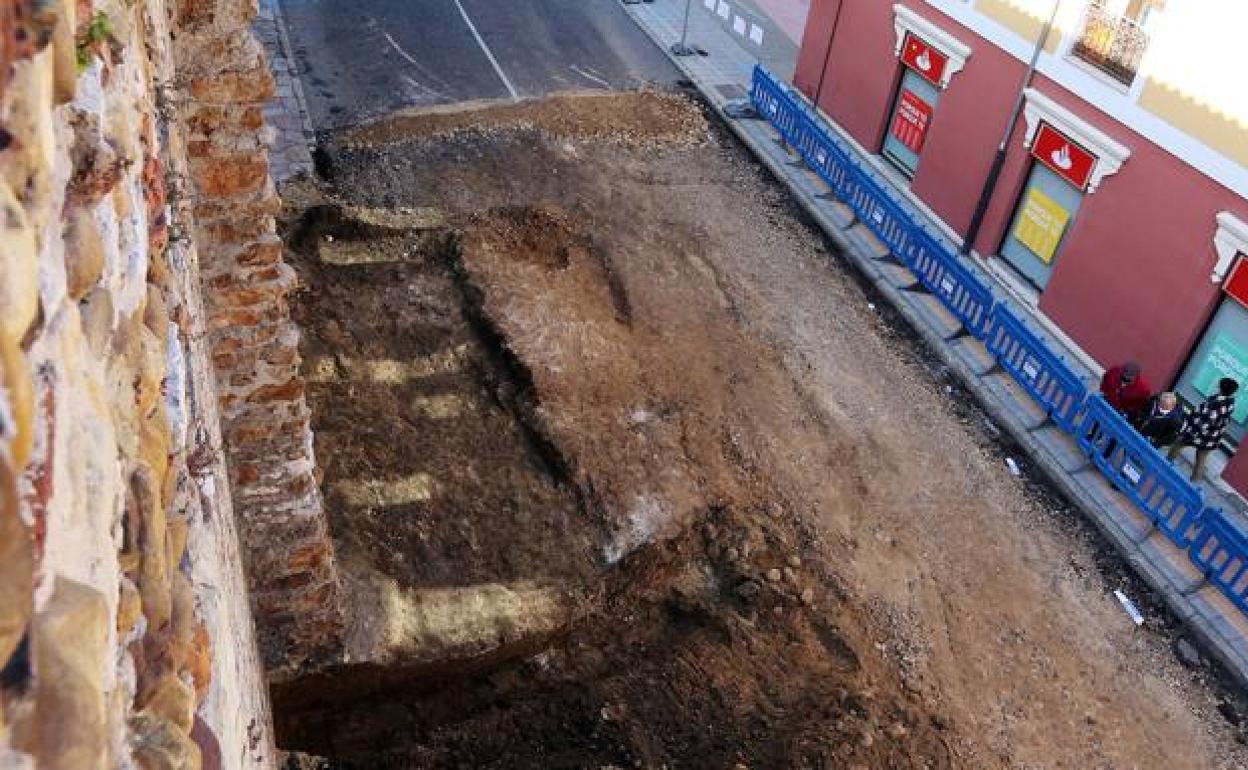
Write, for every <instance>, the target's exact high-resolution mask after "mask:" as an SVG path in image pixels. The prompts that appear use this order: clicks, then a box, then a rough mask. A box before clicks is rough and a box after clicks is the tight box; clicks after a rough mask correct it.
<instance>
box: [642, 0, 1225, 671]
mask: <svg viewBox="0 0 1248 770" xmlns="http://www.w3.org/2000/svg"><path fill="white" fill-rule="evenodd" d="M717 1H718V0H717ZM699 6H700V2H695V9H694V12H693V13H692V14H691V19H690V32H689V40H690V43H691V44H692V45H695V46H696V47H698V48H700V49H702V50H704V51H706V52H707V55H706V56H689V57H673V61H675V63H676V65H677V66H678V67H680V68H681V69H682V70H683V71H684V72H685V74H686V75H687V76H688V77H689V78H690V79H691V80H692V81H693V82H694V83H695V84H696V85H697V87H698V88H699V90H701V92H702V93H703V95H704V96H705V97H706V98H707V99H708V100H709V101H710V102H711V103H712V104H714V105H715V107H716V108H717V109H719V110H720V111H721V113H722V110H723V108H724V106H725V105H726V104H727V103H728V102H730V101H733V100H734V99H739V98H742V97H743V95H744V94H748V92H749V86H750V82H751V78H752V71H753V67H754V64H755V62H756V61H757V59H756V58H755V51H753V50H751V47H750V46H749V44H748V41H745V42H744V43H743V42H742V41H741V40H739V36H734V35H733V34H732V32H731V30H727V29H725V28H724V27H723V26H722V25H721V24H719V23H718V22H719V19H718V17H717V16H715V15H713V14H711V13H710V12H708V11H706V10H705V9H704V8H701V7H699ZM625 7H626V8H627V9H628V10H629V11H630V12H631V14H632V16H633V18H634V20H635V21H636V22H637V23H638V25H639V26H640V27H641V28H642V29H643V30H645V32H646V33H647V34H648V35H649V36H650V37H651V39H652V40H654V42H655V43H656V45H658V46H660V47H661V48H663V49H664V50H667V49H668V47H669V46H670V45H671V44H672V43H673V42H675V41H677V40H679V38H680V27H681V21H682V18H683V12H684V3H683V2H682V1H681V0H655V2H653V3H648V4H644V5H627V6H625ZM791 71H792V68H791V66H790V67H789V68H788V69H787V70H782V72H783V74H784V75H785V76H786V77H787V76H788V75H789V73H791ZM725 120H726V122H727V124H728V125H729V126H730V127H731V128H732V130H733V131H734V132H735V133H736V134H737V135H738V137H740V138H741V140H742V141H743V142H744V143H745V144H746V145H747V146H748V147H750V149H751V150H752V151H753V152H754V153H755V155H756V156H757V157H758V159H759V160H760V161H762V162H763V163H764V164H766V165H767V166H768V168H770V169H771V171H772V173H773V174H775V176H776V177H777V178H778V179H779V180H780V181H781V182H783V183H784V184H785V185H786V186H787V187H788V188H789V189H790V191H791V192H792V194H793V195H794V197H795V199H796V200H797V201H798V203H800V204H801V205H802V207H803V208H804V209H805V210H806V211H807V212H808V213H809V214H810V215H811V216H812V217H813V218H814V219H815V221H816V222H817V223H818V224H819V225H820V226H821V227H822V228H823V229H824V231H825V232H827V234H828V235H829V237H831V238H832V239H833V240H834V241H835V242H836V243H837V244H838V245H839V246H840V247H841V249H842V251H843V252H844V253H845V254H846V256H847V257H848V258H849V259H850V260H851V261H852V262H854V264H855V265H856V266H857V267H858V268H859V270H861V271H862V273H863V274H864V275H865V276H866V277H867V278H868V279H869V280H871V281H872V283H874V284H875V286H876V288H877V289H879V291H880V292H881V293H882V294H883V295H884V296H886V297H887V298H888V299H889V300H890V302H891V303H892V304H893V305H894V306H895V307H896V309H897V310H898V311H899V312H900V313H901V314H902V315H903V316H905V317H906V319H907V320H908V321H909V323H910V324H911V325H912V326H913V327H914V329H915V331H917V332H918V333H919V334H920V335H921V336H922V337H923V338H924V340H925V341H926V342H927V344H928V345H929V346H930V347H931V348H932V350H933V351H935V352H936V353H937V354H938V355H939V356H940V357H941V358H942V359H943V360H944V361H945V363H946V364H947V365H948V366H949V367H950V369H951V370H953V371H954V372H955V373H957V375H958V376H959V378H960V379H961V380H962V381H963V382H964V383H965V385H966V387H967V388H968V389H969V390H970V392H971V393H972V394H974V395H975V397H976V398H977V400H978V401H979V402H980V404H981V405H982V406H983V408H984V409H985V410H986V411H987V412H988V413H989V414H990V415H991V416H992V417H993V419H994V420H995V421H996V422H997V423H998V425H1000V426H1001V427H1002V428H1004V429H1005V430H1007V431H1009V433H1010V434H1011V436H1012V437H1013V438H1014V439H1015V440H1016V441H1017V442H1018V443H1019V445H1020V446H1022V447H1023V448H1024V449H1025V450H1026V452H1027V454H1028V456H1029V457H1030V458H1031V460H1032V461H1033V462H1034V463H1035V464H1036V465H1037V467H1038V468H1039V469H1041V470H1042V471H1043V472H1044V473H1045V474H1046V476H1047V477H1048V478H1049V479H1050V480H1051V481H1052V482H1053V483H1054V484H1055V485H1056V486H1057V487H1058V488H1060V489H1061V490H1062V492H1063V493H1064V494H1065V495H1066V496H1067V497H1068V498H1069V499H1070V500H1071V501H1073V502H1074V503H1075V504H1077V505H1078V506H1079V507H1080V508H1081V509H1082V511H1083V512H1084V514H1085V515H1086V516H1087V517H1088V518H1089V519H1090V520H1091V521H1092V522H1093V523H1094V524H1095V525H1096V526H1097V528H1098V529H1099V530H1100V531H1101V533H1102V534H1104V535H1105V536H1106V537H1107V538H1108V539H1109V540H1110V541H1111V542H1112V543H1113V544H1114V546H1115V547H1116V548H1117V549H1118V551H1119V553H1120V554H1121V555H1122V557H1123V558H1124V559H1125V560H1126V561H1127V562H1128V563H1130V564H1131V566H1132V567H1133V568H1134V569H1135V570H1136V572H1137V573H1138V574H1139V575H1140V577H1141V578H1142V579H1143V580H1144V581H1145V582H1146V583H1148V585H1149V586H1150V587H1151V588H1153V589H1154V590H1155V591H1156V592H1157V593H1158V595H1159V596H1161V598H1162V599H1163V600H1164V601H1165V602H1166V604H1167V605H1168V606H1169V607H1170V609H1171V610H1172V611H1173V612H1174V613H1175V615H1176V616H1177V617H1178V618H1179V619H1180V620H1181V621H1183V623H1184V625H1185V626H1186V627H1187V628H1188V629H1189V630H1190V632H1191V634H1192V635H1193V636H1194V637H1195V638H1196V639H1197V640H1198V641H1199V642H1200V643H1201V644H1202V646H1203V647H1204V649H1205V650H1206V651H1207V652H1208V653H1209V654H1211V655H1213V656H1214V657H1216V658H1217V659H1218V660H1219V661H1220V662H1221V663H1222V664H1223V665H1224V666H1226V668H1227V670H1228V671H1229V672H1230V673H1231V674H1232V675H1233V676H1234V677H1235V678H1236V680H1237V681H1238V682H1239V683H1240V685H1241V686H1245V687H1248V617H1245V616H1244V614H1243V613H1241V612H1240V611H1239V609H1238V608H1236V607H1235V605H1234V604H1232V603H1231V602H1230V601H1229V600H1228V599H1227V598H1226V597H1225V596H1224V595H1223V594H1222V592H1221V591H1219V590H1218V589H1217V587H1215V586H1213V585H1211V584H1210V583H1208V582H1207V581H1205V579H1204V577H1203V576H1202V575H1201V574H1200V572H1199V571H1198V570H1197V569H1196V567H1195V565H1194V564H1192V562H1191V560H1190V559H1189V558H1188V555H1187V553H1186V552H1185V551H1183V550H1181V549H1179V548H1177V547H1175V546H1174V545H1173V544H1171V542H1170V541H1169V540H1168V539H1167V538H1166V536H1165V535H1164V534H1163V533H1161V532H1160V531H1158V530H1157V529H1156V528H1155V526H1154V525H1153V524H1152V522H1151V521H1150V520H1149V519H1147V518H1146V517H1145V515H1144V514H1143V513H1142V512H1141V511H1140V510H1139V509H1138V508H1136V506H1135V505H1134V504H1133V503H1131V502H1130V501H1129V500H1128V499H1127V498H1126V497H1125V496H1123V495H1122V494H1121V493H1119V492H1118V491H1117V490H1115V489H1114V488H1113V487H1112V486H1111V485H1110V483H1109V482H1108V481H1107V480H1106V479H1105V478H1104V477H1103V476H1102V475H1101V474H1100V473H1099V472H1097V471H1096V470H1095V469H1094V468H1093V467H1092V466H1091V465H1089V464H1088V462H1087V460H1086V458H1085V457H1084V455H1083V454H1082V453H1081V451H1080V450H1079V447H1078V446H1077V445H1076V443H1075V442H1074V440H1073V439H1072V438H1071V437H1070V436H1068V435H1067V434H1066V433H1065V432H1063V431H1062V430H1060V429H1059V428H1057V427H1056V426H1054V425H1053V424H1052V423H1051V422H1047V421H1046V418H1045V415H1044V413H1043V411H1042V410H1041V408H1040V407H1039V406H1038V405H1037V404H1036V403H1035V402H1034V401H1033V400H1032V399H1031V397H1030V396H1029V395H1028V394H1027V393H1026V392H1025V391H1023V390H1022V389H1021V388H1020V387H1019V386H1018V385H1017V384H1016V383H1015V382H1014V380H1013V379H1011V377H1010V376H1009V374H1007V373H1005V372H1003V371H1001V370H1000V369H999V368H997V367H996V366H995V365H994V360H993V358H992V356H991V355H990V354H989V353H988V351H987V350H986V349H985V348H984V347H983V345H982V344H981V343H979V342H978V341H977V340H974V339H973V338H971V337H957V336H956V332H957V331H958V330H959V328H960V324H959V323H958V322H957V320H956V319H955V318H954V317H953V316H952V315H950V314H949V312H948V311H947V310H946V309H945V308H944V306H943V305H942V304H941V303H940V301H939V300H938V299H937V298H936V297H934V296H932V295H930V294H927V293H926V292H923V291H921V290H920V291H915V290H913V287H914V284H915V278H914V276H913V275H912V274H911V273H910V272H909V270H908V269H907V268H905V267H903V266H902V265H901V264H900V263H899V262H897V261H895V260H893V259H891V258H890V256H889V253H888V247H886V246H885V245H884V244H883V243H881V242H880V241H879V240H878V239H877V238H876V237H875V236H874V234H872V233H871V232H870V231H869V230H868V229H867V228H866V227H865V226H863V225H862V224H861V223H859V222H857V220H856V219H855V217H854V215H853V214H852V212H851V211H850V210H849V208H848V207H846V206H845V205H843V204H842V203H840V202H839V201H837V200H835V198H833V197H830V196H829V194H828V188H827V186H826V185H825V184H824V183H823V181H822V180H820V179H819V178H818V177H817V176H816V175H815V174H814V173H812V172H811V171H810V170H809V169H807V168H806V166H805V164H804V163H802V162H801V161H800V160H797V159H796V156H795V155H793V154H790V152H789V151H788V149H787V148H785V147H784V146H783V144H782V143H781V142H780V141H779V135H778V134H777V133H776V131H775V130H774V129H773V128H772V127H771V126H770V124H768V123H767V122H766V121H763V120H739V121H734V120H731V119H727V118H725ZM829 125H831V126H832V128H833V129H834V130H837V131H838V133H841V132H839V130H838V129H837V127H836V126H835V125H834V124H831V123H830V122H829ZM841 137H842V138H843V139H845V141H846V143H847V144H849V145H850V146H851V147H856V148H858V146H857V144H856V143H855V142H853V140H852V139H851V138H850V137H848V136H847V135H845V134H843V133H841ZM858 149H859V152H860V155H862V156H863V160H864V163H866V164H869V165H872V166H874V164H873V163H872V162H871V159H870V158H869V157H867V154H866V153H865V152H862V150H861V148H858ZM876 176H877V177H878V179H879V180H880V181H883V182H884V183H885V184H888V185H891V186H893V187H894V188H896V185H895V184H893V183H892V181H891V180H890V178H889V175H888V174H887V173H884V172H880V173H878V174H877V175H876ZM897 198H898V199H899V200H900V201H901V202H902V205H903V207H905V208H906V209H907V210H908V213H909V214H910V215H911V216H913V217H915V218H916V219H929V218H928V217H927V216H926V215H925V213H924V212H922V211H920V210H919V208H918V207H917V206H914V205H912V204H910V203H909V202H908V199H906V198H905V197H904V196H902V195H898V196H897ZM929 221H930V219H929ZM931 224H932V228H931V229H932V230H940V229H941V228H940V227H939V226H938V225H937V224H936V223H934V222H933V223H931ZM979 272H980V273H981V274H985V275H987V276H988V277H989V279H990V280H991V281H992V282H993V283H994V284H995V286H994V288H995V289H997V290H998V291H999V293H1000V294H1001V295H1002V296H1013V295H1015V292H1014V291H1013V289H1012V288H1011V287H1010V286H1008V285H1006V284H1005V283H1004V282H1002V280H1001V279H1000V278H999V277H998V276H993V275H992V271H991V270H983V269H980V271H979ZM1014 307H1015V308H1016V309H1019V310H1022V311H1024V312H1025V313H1027V314H1029V315H1028V317H1027V319H1026V320H1027V321H1028V323H1030V324H1031V327H1032V329H1033V330H1042V331H1041V333H1040V336H1041V337H1043V338H1044V341H1045V342H1046V343H1047V344H1048V345H1049V347H1050V349H1052V350H1057V351H1065V356H1064V358H1065V359H1066V361H1067V363H1069V364H1071V365H1072V367H1073V368H1074V369H1075V371H1076V372H1077V373H1078V374H1079V376H1080V377H1081V378H1083V379H1084V381H1085V382H1087V383H1089V385H1090V386H1091V387H1090V389H1091V390H1093V391H1095V390H1096V386H1097V383H1098V380H1099V377H1098V376H1097V373H1095V372H1094V371H1093V366H1094V365H1095V364H1094V363H1093V362H1090V361H1089V360H1088V359H1087V358H1086V357H1085V356H1083V355H1082V354H1081V353H1080V352H1079V351H1077V350H1075V349H1073V347H1072V346H1071V345H1070V343H1069V342H1068V341H1066V340H1064V339H1063V338H1062V336H1061V334H1060V332H1058V331H1057V330H1055V329H1054V328H1053V327H1052V324H1051V323H1050V322H1049V321H1048V320H1047V319H1045V318H1043V317H1041V316H1039V315H1038V314H1036V313H1035V312H1034V311H1033V310H1032V309H1031V307H1030V306H1029V305H1028V304H1026V303H1023V302H1015V303H1014ZM1043 330H1048V333H1046V332H1045V331H1043ZM1002 469H1003V470H1002V472H1007V471H1005V470H1004V465H1003V466H1002ZM1200 487H1201V489H1202V491H1203V492H1204V493H1205V495H1206V500H1207V501H1208V502H1209V503H1210V504H1212V505H1214V506H1221V507H1222V508H1223V509H1224V510H1225V511H1227V512H1228V513H1229V512H1234V513H1233V515H1232V516H1231V518H1233V519H1234V520H1236V521H1238V522H1239V523H1240V524H1241V525H1243V526H1245V527H1246V528H1248V508H1246V507H1245V504H1244V501H1243V500H1242V498H1240V497H1238V496H1237V495H1234V494H1233V493H1228V491H1226V490H1225V489H1224V488H1223V487H1222V486H1221V485H1220V483H1219V484H1210V483H1208V482H1202V483H1201V484H1200Z"/></svg>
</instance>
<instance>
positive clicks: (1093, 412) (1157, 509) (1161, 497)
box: [1077, 393, 1205, 549]
mask: <svg viewBox="0 0 1248 770" xmlns="http://www.w3.org/2000/svg"><path fill="white" fill-rule="evenodd" d="M1077 438H1078V440H1079V448H1080V449H1082V450H1083V453H1084V454H1086V455H1087V456H1088V459H1089V460H1091V461H1092V463H1093V464H1094V465H1095V466H1096V467H1097V468H1098V469H1100V471H1101V473H1103V474H1105V476H1106V477H1107V478H1109V479H1110V480H1112V481H1113V482H1114V483H1115V485H1116V486H1117V487H1118V489H1119V490H1120V491H1121V492H1122V493H1123V494H1125V495H1126V496H1127V497H1129V498H1131V500H1132V502H1134V503H1135V504H1136V505H1138V506H1139V507H1140V509H1141V510H1143V511H1144V513H1145V514H1146V515H1147V516H1148V517H1149V519H1151V520H1152V522H1153V523H1154V524H1156V525H1157V528H1158V529H1160V530H1161V531H1162V532H1165V533H1166V536H1167V537H1169V538H1170V540H1171V542H1173V543H1174V544H1175V545H1177V546H1179V547H1180V548H1184V549H1186V548H1187V547H1188V546H1189V545H1191V544H1192V540H1193V539H1194V538H1195V537H1197V536H1198V535H1199V534H1200V529H1201V525H1202V521H1203V517H1202V513H1203V511H1204V508H1205V504H1204V500H1203V498H1202V496H1201V494H1200V490H1199V489H1197V488H1196V486H1195V485H1193V484H1192V483H1191V482H1190V481H1188V480H1187V479H1186V478H1185V477H1184V476H1183V474H1181V473H1179V472H1178V471H1177V470H1175V468H1174V466H1173V465H1171V464H1170V461H1169V460H1167V459H1166V458H1165V457H1164V456H1162V454H1161V453H1160V452H1158V451H1157V450H1156V449H1155V448H1154V447H1153V445H1152V444H1150V443H1148V441H1147V440H1146V439H1145V438H1144V437H1143V436H1141V435H1140V434H1139V433H1138V432H1136V430H1135V428H1133V427H1131V424H1130V423H1128V422H1127V421H1126V419H1125V418H1123V416H1122V415H1121V414H1119V413H1118V412H1117V410H1115V409H1114V408H1113V407H1112V406H1110V405H1109V402H1107V401H1106V400H1105V398H1104V397H1103V396H1101V394H1099V393H1097V394H1094V395H1093V396H1092V397H1091V398H1089V399H1088V400H1087V402H1086V404H1085V406H1084V412H1083V416H1082V418H1081V419H1080V421H1079V433H1078V435H1077Z"/></svg>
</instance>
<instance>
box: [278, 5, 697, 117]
mask: <svg viewBox="0 0 1248 770" xmlns="http://www.w3.org/2000/svg"><path fill="white" fill-rule="evenodd" d="M281 4H282V10H283V12H284V14H285V16H286V22H287V26H288V32H289V34H290V39H291V44H292V46H293V48H294V53H295V58H296V61H297V63H298V65H299V71H300V79H301V81H302V83H303V90H304V93H305V95H306V97H307V100H308V109H309V112H310V113H311V118H312V123H313V125H314V126H315V127H316V128H318V129H321V128H339V127H342V126H346V125H352V124H355V123H359V122H360V121H362V120H367V119H369V118H372V117H376V116H378V115H383V114H386V113H388V112H392V111H394V110H396V109H400V108H404V107H417V106H423V105H434V104H444V103H451V102H459V101H466V100H473V99H514V98H524V97H529V96H540V95H542V94H546V93H550V92H552V91H561V90H568V89H581V88H612V89H618V88H632V87H636V86H638V85H641V84H643V83H647V82H657V83H664V84H666V83H671V82H672V81H674V80H676V79H677V77H678V73H677V71H676V69H675V68H674V67H673V66H672V65H671V63H670V62H668V61H667V59H666V58H665V57H664V55H663V53H662V52H661V51H659V50H658V49H657V48H655V47H654V44H653V43H651V42H650V40H649V39H648V38H647V37H646V36H645V35H644V34H643V33H642V32H641V30H639V29H638V28H637V27H636V25H634V24H633V22H632V21H631V20H630V19H629V18H628V16H627V15H626V14H625V12H624V10H623V8H622V7H621V6H620V4H619V0H353V1H352V2H350V3H347V2H343V0H281Z"/></svg>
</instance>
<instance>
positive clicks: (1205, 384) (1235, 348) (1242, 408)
mask: <svg viewBox="0 0 1248 770" xmlns="http://www.w3.org/2000/svg"><path fill="white" fill-rule="evenodd" d="M1223 377H1230V378H1231V379H1233V380H1235V381H1236V382H1238V383H1239V384H1240V385H1243V386H1244V387H1245V388H1248V350H1245V349H1244V347H1243V346H1242V345H1240V344H1239V343H1238V342H1237V341H1236V340H1235V339H1234V338H1233V337H1231V335H1229V334H1225V333H1223V334H1219V335H1218V336H1217V337H1215V338H1214V340H1213V345H1212V346H1211V347H1210V348H1209V355H1207V356H1205V360H1204V363H1202V364H1201V366H1200V371H1199V372H1197V373H1196V378H1195V379H1194V380H1193V381H1192V387H1194V388H1196V390H1198V391H1200V393H1201V395H1204V396H1208V395H1211V394H1213V392H1214V391H1216V390H1217V389H1218V380H1220V379H1222V378H1223ZM1236 395H1237V396H1238V397H1237V398H1236V399H1235V414H1234V415H1232V419H1234V420H1235V422H1237V423H1240V424H1243V422H1244V419H1245V418H1246V417H1248V395H1245V394H1243V393H1242V392H1241V394H1236Z"/></svg>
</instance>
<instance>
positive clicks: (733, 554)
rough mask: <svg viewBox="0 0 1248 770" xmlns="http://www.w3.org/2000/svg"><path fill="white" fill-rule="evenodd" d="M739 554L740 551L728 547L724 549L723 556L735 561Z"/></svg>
mask: <svg viewBox="0 0 1248 770" xmlns="http://www.w3.org/2000/svg"><path fill="white" fill-rule="evenodd" d="M740 556H741V552H740V551H738V550H737V549H736V548H729V549H728V550H726V551H724V558H725V559H727V560H728V561H736V560H737V559H738V557H740Z"/></svg>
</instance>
